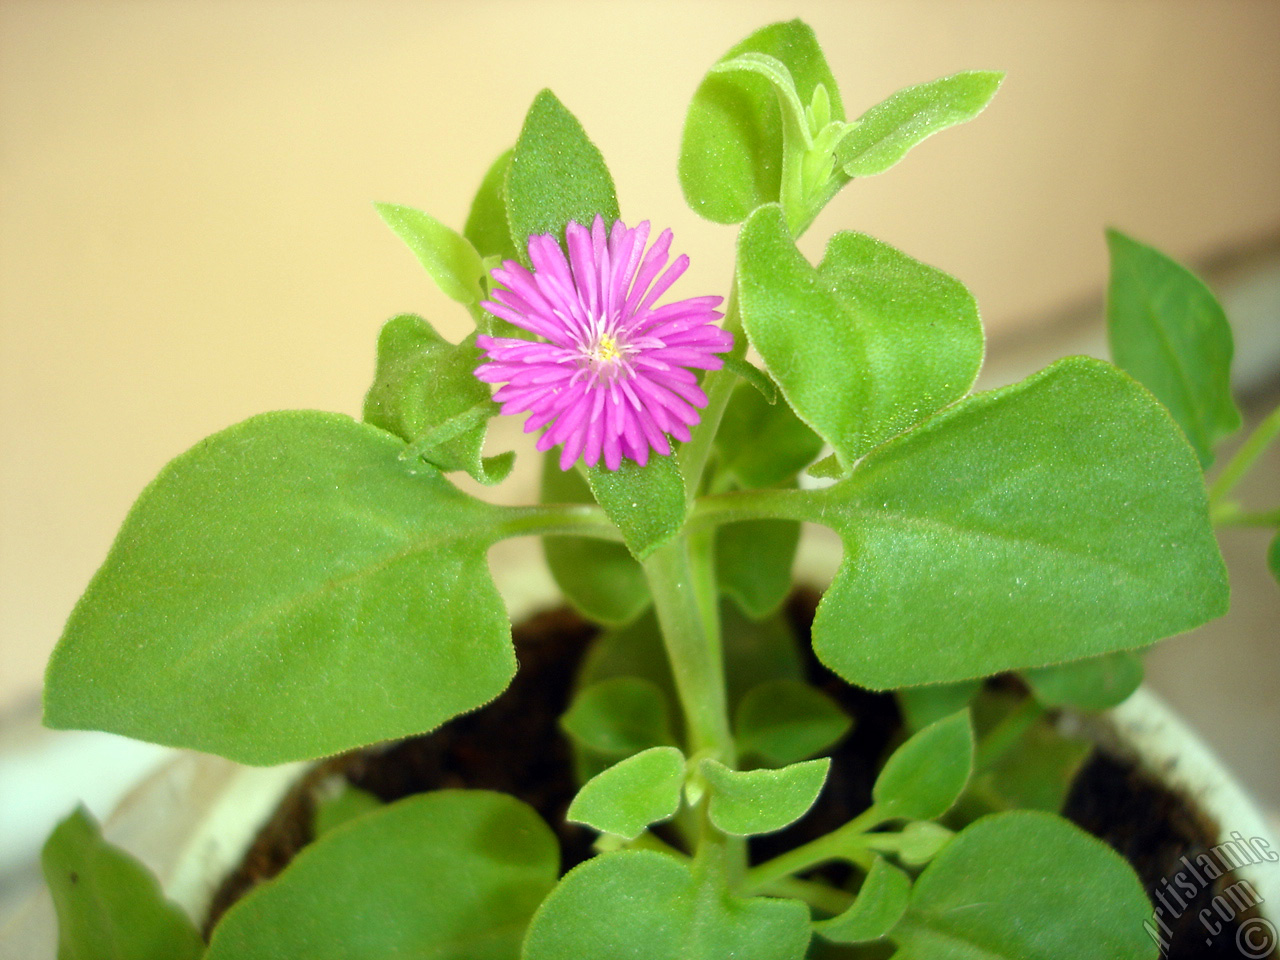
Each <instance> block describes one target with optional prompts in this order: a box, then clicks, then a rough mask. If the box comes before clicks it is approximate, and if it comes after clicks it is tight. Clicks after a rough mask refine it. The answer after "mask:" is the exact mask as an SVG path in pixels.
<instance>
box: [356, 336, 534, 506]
mask: <svg viewBox="0 0 1280 960" xmlns="http://www.w3.org/2000/svg"><path fill="white" fill-rule="evenodd" d="M481 362H483V356H482V355H481V353H480V351H479V350H478V349H477V348H476V345H475V336H474V334H473V335H471V336H469V337H467V339H465V340H463V341H462V343H460V344H458V345H457V346H456V347H455V346H454V345H453V344H451V343H449V341H447V340H445V339H444V338H443V337H442V336H440V334H438V333H436V331H435V328H434V327H432V326H431V324H430V323H428V322H427V321H426V320H424V319H422V318H421V317H418V316H414V315H413V314H410V313H404V314H401V315H400V316H398V317H393V318H392V319H390V320H388V321H387V322H386V323H385V324H383V327H382V332H381V333H380V334H379V335H378V365H377V371H376V372H375V374H374V378H373V386H371V387H370V388H369V393H368V394H367V395H366V396H365V400H364V419H365V422H366V423H371V424H373V425H374V426H375V427H381V428H382V429H383V430H386V431H387V432H388V433H394V434H395V435H396V436H397V437H399V438H400V439H402V440H405V441H408V442H409V443H410V444H411V445H412V446H411V447H410V449H409V450H407V451H405V454H406V456H417V457H421V458H422V459H423V460H426V461H427V462H428V463H430V464H431V465H432V466H434V467H437V468H438V469H440V470H442V471H444V472H446V473H448V472H450V471H453V470H464V471H466V472H467V473H468V474H469V475H470V476H471V477H472V478H473V479H475V480H478V481H479V482H481V483H484V484H494V483H500V482H502V481H503V480H505V479H506V477H507V474H508V473H510V472H511V467H512V464H513V463H514V462H515V454H514V453H510V452H508V453H503V454H499V455H498V456H496V457H485V456H482V455H481V451H482V450H483V448H484V438H485V434H486V433H487V432H488V429H489V419H490V418H491V417H492V416H493V415H494V414H496V413H497V412H498V405H497V404H496V403H494V402H493V400H492V399H491V398H490V396H489V388H488V386H486V385H485V384H484V383H481V382H480V381H479V380H477V379H476V376H475V369H476V367H478V366H479V365H480V364H481Z"/></svg>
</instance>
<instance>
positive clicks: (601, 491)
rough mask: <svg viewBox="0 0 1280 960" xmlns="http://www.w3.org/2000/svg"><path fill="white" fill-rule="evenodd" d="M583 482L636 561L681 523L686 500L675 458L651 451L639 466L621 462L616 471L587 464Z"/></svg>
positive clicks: (677, 528) (652, 549)
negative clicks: (645, 462) (585, 477)
mask: <svg viewBox="0 0 1280 960" xmlns="http://www.w3.org/2000/svg"><path fill="white" fill-rule="evenodd" d="M586 474H587V483H588V484H589V485H590V486H591V493H592V494H593V495H594V496H595V498H596V503H598V504H600V506H601V507H603V508H604V512H605V513H606V514H608V515H609V519H610V520H612V521H613V523H614V524H615V525H616V526H617V528H618V530H619V531H621V533H622V539H623V542H624V543H626V545H627V549H628V550H630V551H631V555H632V556H633V557H635V558H636V559H637V560H643V559H644V558H645V557H647V556H649V554H651V553H653V551H654V550H656V549H658V547H660V546H662V545H663V544H664V543H666V542H667V541H668V540H670V539H671V538H672V537H674V536H675V535H676V534H677V533H679V532H680V528H681V527H683V526H684V518H685V513H686V512H687V510H688V502H687V501H686V499H685V492H684V479H683V477H681V476H680V468H679V467H678V466H677V465H676V460H675V457H670V456H668V457H664V456H659V455H657V454H655V455H654V456H653V457H651V458H650V460H649V462H648V463H647V464H645V465H644V466H643V467H642V466H640V464H638V463H636V462H635V461H634V460H626V459H624V460H623V461H622V466H621V467H619V468H618V469H617V470H608V469H606V468H605V467H588V468H587V471H586Z"/></svg>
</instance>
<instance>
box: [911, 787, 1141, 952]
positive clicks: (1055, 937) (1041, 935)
mask: <svg viewBox="0 0 1280 960" xmlns="http://www.w3.org/2000/svg"><path fill="white" fill-rule="evenodd" d="M1150 919H1151V903H1150V901H1148V900H1147V897H1146V894H1145V893H1144V892H1143V890H1142V884H1141V883H1140V882H1139V881H1138V878H1137V876H1135V875H1134V873H1133V870H1132V869H1131V868H1130V867H1129V865H1128V864H1127V863H1125V862H1124V860H1122V859H1121V858H1120V856H1119V854H1117V853H1116V852H1115V851H1114V850H1112V849H1111V848H1110V847H1108V846H1107V845H1106V844H1105V843H1103V842H1102V841H1101V840H1096V839H1094V838H1093V837H1091V836H1089V835H1088V834H1087V833H1085V832H1084V831H1083V830H1080V829H1079V828H1078V827H1075V826H1072V825H1071V824H1070V823H1067V822H1066V821H1065V820H1062V819H1060V818H1059V817H1056V816H1053V815H1050V814H1044V813H1036V812H1032V811H1014V812H1011V813H998V814H994V815H992V816H989V817H984V818H983V819H981V820H979V821H977V822H976V823H973V824H971V825H970V826H968V827H966V828H965V829H964V830H962V831H961V832H960V833H959V834H958V835H957V836H956V837H955V839H954V840H952V841H951V842H950V843H949V844H947V846H946V847H945V848H944V849H943V851H942V853H940V854H939V855H938V857H937V859H935V860H934V861H933V862H932V863H931V864H929V866H928V867H927V868H925V871H924V873H922V874H921V875H920V876H919V877H918V878H917V879H916V882H915V885H914V887H913V888H912V891H911V904H910V906H909V907H908V910H907V913H906V916H905V917H903V919H902V921H901V922H900V923H899V924H898V925H897V926H896V927H895V928H894V929H893V931H892V933H891V936H892V938H893V940H895V941H896V942H897V944H898V952H897V953H896V954H894V957H895V960H935V958H938V957H974V958H977V957H982V958H984V960H1079V958H1080V957H1107V958H1109V960H1155V957H1156V956H1157V955H1158V953H1159V949H1158V948H1157V946H1156V943H1155V941H1154V940H1153V939H1152V938H1151V937H1150V936H1148V934H1147V932H1146V930H1145V929H1143V921H1144V920H1145V921H1148V922H1149V921H1150Z"/></svg>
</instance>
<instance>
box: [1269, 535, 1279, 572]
mask: <svg viewBox="0 0 1280 960" xmlns="http://www.w3.org/2000/svg"><path fill="white" fill-rule="evenodd" d="M1267 566H1268V567H1270V568H1271V575H1272V576H1273V577H1275V578H1276V581H1277V582H1278V583H1280V533H1277V534H1276V535H1275V538H1274V539H1272V541H1271V547H1270V548H1269V549H1268V550H1267Z"/></svg>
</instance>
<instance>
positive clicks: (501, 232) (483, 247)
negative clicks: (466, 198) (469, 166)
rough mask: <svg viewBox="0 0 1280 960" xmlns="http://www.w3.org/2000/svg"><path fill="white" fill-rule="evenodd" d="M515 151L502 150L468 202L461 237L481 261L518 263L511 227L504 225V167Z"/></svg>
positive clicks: (505, 199) (505, 171) (505, 219)
mask: <svg viewBox="0 0 1280 960" xmlns="http://www.w3.org/2000/svg"><path fill="white" fill-rule="evenodd" d="M514 152H515V150H514V148H513V149H511V150H505V151H503V153H502V154H501V156H499V157H498V159H497V160H495V161H493V165H492V166H490V167H489V169H488V171H486V172H485V175H484V180H482V181H481V182H480V189H478V190H477V191H476V195H475V198H474V199H473V200H472V201H471V210H470V211H469V212H468V213H467V223H466V226H464V227H463V228H462V235H463V236H464V237H466V238H467V239H468V240H470V241H471V243H472V245H473V246H474V247H475V248H476V250H477V252H478V253H479V254H480V256H482V257H496V258H497V259H499V260H518V259H520V254H519V252H518V251H517V250H516V246H515V244H514V243H512V242H511V225H510V224H509V223H508V222H507V198H506V194H505V192H504V191H505V190H506V181H507V167H508V166H510V164H511V155H512V154H513V153H514Z"/></svg>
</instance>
